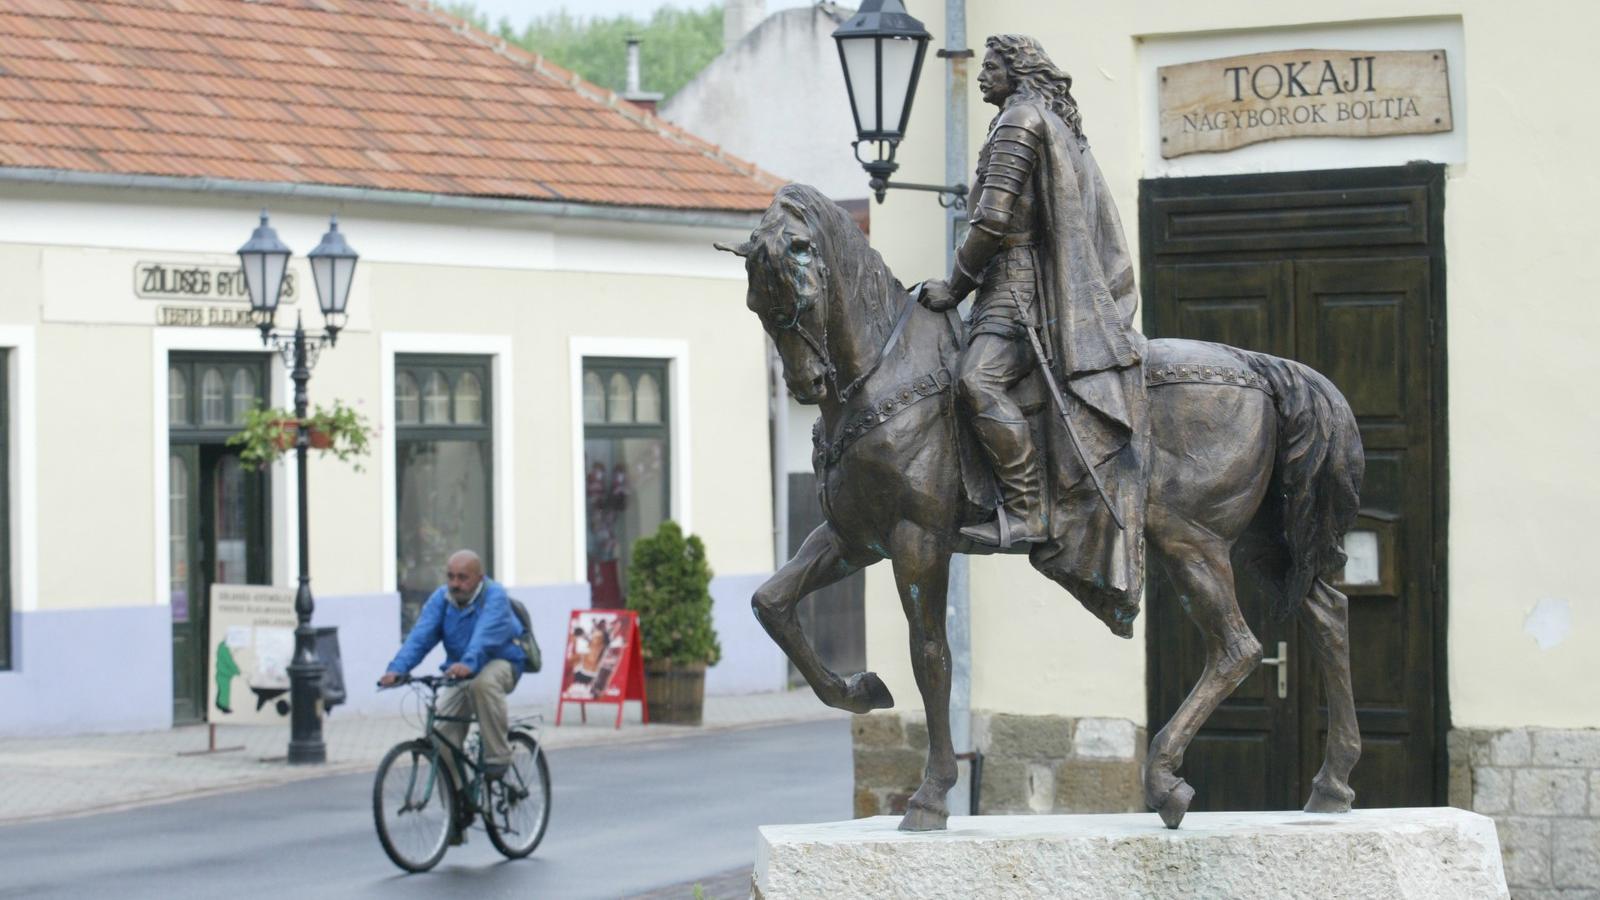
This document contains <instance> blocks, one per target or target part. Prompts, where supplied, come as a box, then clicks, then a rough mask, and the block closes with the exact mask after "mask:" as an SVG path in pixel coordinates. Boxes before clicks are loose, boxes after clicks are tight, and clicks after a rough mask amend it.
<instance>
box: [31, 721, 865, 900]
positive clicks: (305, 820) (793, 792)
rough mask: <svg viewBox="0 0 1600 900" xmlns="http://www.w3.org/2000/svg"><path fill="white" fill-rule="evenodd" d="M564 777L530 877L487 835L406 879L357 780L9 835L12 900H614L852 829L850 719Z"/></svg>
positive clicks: (563, 753)
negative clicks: (845, 825) (778, 828)
mask: <svg viewBox="0 0 1600 900" xmlns="http://www.w3.org/2000/svg"><path fill="white" fill-rule="evenodd" d="M549 761H550V772H551V781H552V783H553V791H554V799H553V806H552V809H551V815H550V828H549V830H548V831H547V832H546V835H545V839H544V842H543V843H541V844H540V845H539V849H538V850H537V851H536V852H535V853H534V854H533V856H532V857H529V858H528V859H525V860H520V861H517V862H507V861H505V860H504V859H502V858H501V857H500V855H499V854H498V853H496V852H495V850H494V848H493V846H491V845H490V843H489V840H488V837H487V836H486V835H485V834H484V833H483V831H482V830H481V828H479V829H474V830H473V831H472V832H471V833H470V837H469V840H468V843H467V845H466V846H464V847H452V848H450V851H449V853H448V854H447V855H446V856H445V858H444V861H443V862H442V863H440V864H439V867H438V868H436V869H434V870H433V871H432V872H429V873H426V874H423V875H406V874H404V873H402V872H401V871H400V870H399V869H397V868H395V867H394V865H393V864H392V863H390V862H389V859H388V857H386V856H384V854H383V849H382V848H381V847H379V846H378V838H377V835H376V833H375V832H374V831H373V824H372V809H371V796H372V776H371V775H370V774H362V775H344V776H336V777H331V778H318V779H312V780H308V781H300V782H295V783H291V784H288V785H283V786H280V787H274V788H270V789H265V790H257V791H248V792H239V793H232V794H223V795H218V796H213V797H205V798H201V799H196V800H189V801H184V802H181V803H172V804H167V805H162V806H152V807H146V808H143V809H138V810H131V811H128V812H120V813H108V814H104V815H97V816H89V817H85V818H80V819H67V820H61V821H55V822H44V823H30V824H24V825H15V826H9V827H6V828H0V897H29V898H34V897H90V898H95V900H104V898H108V897H116V898H119V900H121V898H134V897H161V898H169V897H204V898H217V897H225V898H228V900H240V898H251V897H263V898H265V897H272V898H274V900H281V898H284V897H341V898H343V897H381V898H384V900H403V898H408V897H472V898H492V897H517V898H519V900H525V898H563V900H565V898H573V900H581V898H590V897H595V898H602V897H604V898H613V897H623V896H627V895H630V894H637V893H643V892H647V891H652V890H658V889H661V888H663V887H665V886H669V885H688V884H691V883H693V882H695V881H696V880H698V879H702V878H709V877H711V876H714V875H719V874H723V875H724V876H725V873H727V872H728V871H729V870H731V869H734V868H738V867H742V866H750V865H751V864H752V863H753V862H754V859H755V841H756V831H755V829H756V826H758V825H761V824H771V823H782V822H822V821H832V820H838V819H845V818H849V817H850V811H851V810H850V806H851V804H850V780H851V760H850V733H849V723H848V722H847V721H844V720H832V721H826V722H808V723H803V724H794V725H779V726H772V727H766V728H752V729H747V730H742V731H722V732H715V733H702V734H696V735H693V736H691V737H683V738H668V739H664V740H660V741H653V742H649V743H640V744H630V745H620V746H612V747H583V748H571V749H566V750H556V751H553V752H551V753H550V755H549ZM373 764H374V767H376V764H377V761H376V760H374V762H373ZM723 880H724V881H726V877H724V879H723ZM684 893H685V895H688V894H689V891H688V890H687V889H686V890H685V891H684Z"/></svg>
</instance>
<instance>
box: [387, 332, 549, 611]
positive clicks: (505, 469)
mask: <svg viewBox="0 0 1600 900" xmlns="http://www.w3.org/2000/svg"><path fill="white" fill-rule="evenodd" d="M511 347H512V341H511V338H509V337H506V336H503V335H488V334H481V335H480V334H432V333H424V332H412V331H386V332H383V333H381V334H380V335H379V336H378V348H379V349H378V365H379V366H380V367H381V368H380V371H379V373H378V379H379V385H380V390H379V395H380V397H379V403H380V412H379V421H381V422H382V423H383V427H382V438H381V440H380V442H379V443H380V446H379V453H380V468H381V470H382V472H381V475H382V477H383V479H384V486H383V542H382V548H383V551H382V552H383V568H382V573H383V587H382V589H383V590H384V591H388V592H390V593H394V592H398V591H399V590H400V573H399V564H398V563H397V562H396V560H395V555H396V554H397V553H398V552H399V543H400V542H399V533H398V531H399V521H398V518H399V505H400V500H399V498H398V497H397V496H396V493H397V492H398V491H399V485H398V483H397V480H396V478H395V475H396V472H397V469H396V465H397V464H396V462H395V428H396V426H397V425H398V423H397V422H396V421H395V414H394V366H395V357H397V356H403V355H405V354H409V353H427V354H435V355H452V354H454V355H461V356H487V357H489V358H490V360H489V379H490V383H489V395H490V398H491V400H492V402H493V404H494V406H493V409H491V410H490V411H489V414H490V415H491V416H492V417H493V418H492V419H490V422H489V426H490V433H491V434H493V435H494V437H493V446H494V459H493V460H492V461H491V462H492V466H491V471H492V472H493V478H494V513H493V517H494V567H495V569H496V571H494V572H491V573H489V574H490V575H491V576H492V577H493V578H494V579H495V580H496V581H498V582H500V583H501V584H504V585H508V586H509V585H514V584H516V583H517V582H516V577H517V560H516V547H517V541H516V516H514V515H513V511H514V506H513V498H515V497H516V490H515V485H514V483H513V479H512V473H513V472H514V471H515V469H516V467H515V465H513V461H514V460H515V459H516V457H515V456H513V455H512V452H513V447H514V446H515V445H514V442H513V438H514V432H515V431H516V421H515V419H513V418H512V410H513V409H515V408H516V407H515V406H513V405H512V395H513V393H514V391H513V385H514V373H515V371H516V370H515V368H514V366H513V365H512V353H511ZM439 577H440V578H441V579H443V577H444V575H443V573H441V574H440V576H439Z"/></svg>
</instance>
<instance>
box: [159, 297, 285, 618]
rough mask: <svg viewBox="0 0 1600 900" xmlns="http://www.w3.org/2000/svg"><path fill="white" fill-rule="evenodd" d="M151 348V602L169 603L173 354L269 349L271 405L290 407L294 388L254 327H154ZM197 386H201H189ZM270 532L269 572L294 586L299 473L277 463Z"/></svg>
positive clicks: (278, 580) (276, 580) (258, 352)
mask: <svg viewBox="0 0 1600 900" xmlns="http://www.w3.org/2000/svg"><path fill="white" fill-rule="evenodd" d="M150 346H151V350H152V352H151V354H150V358H151V362H152V366H151V390H150V397H151V406H152V407H153V410H154V412H153V414H152V421H153V423H154V428H153V430H152V444H151V447H152V451H153V452H152V454H151V457H152V460H153V468H154V473H155V486H156V489H155V514H156V515H155V524H156V527H155V536H154V537H155V542H154V543H155V563H156V565H155V573H156V577H155V583H154V594H155V596H154V599H153V601H152V602H153V603H155V605H157V606H166V605H168V604H169V603H171V602H172V597H171V592H172V555H171V554H172V534H171V531H172V510H171V509H170V508H169V505H168V504H169V503H170V501H171V490H172V482H171V475H172V472H171V469H170V468H169V467H168V465H167V454H168V453H169V452H170V450H171V446H170V445H171V440H172V435H171V428H172V422H171V421H170V419H169V418H168V415H167V413H168V406H169V404H168V398H167V392H168V386H167V369H168V366H169V365H170V363H171V362H172V354H173V353H175V352H176V353H191V352H193V353H217V352H221V353H251V354H255V355H257V356H259V355H262V354H267V353H270V355H271V359H270V360H269V361H268V363H267V383H268V391H267V402H268V403H270V404H272V405H273V406H277V407H282V406H287V405H288V402H289V398H290V397H292V396H293V395H294V394H293V391H294V387H293V384H292V383H291V382H290V380H289V369H288V367H286V366H285V365H284V364H283V357H282V356H280V355H279V354H278V353H277V352H275V351H271V350H270V349H269V348H267V347H263V346H262V345H261V332H259V331H257V330H256V329H254V328H251V329H248V330H247V329H243V328H226V329H224V328H160V327H158V328H155V329H153V330H152V331H151V332H150ZM190 389H191V390H198V389H199V387H198V385H191V386H190ZM272 473H273V478H272V498H271V499H270V501H269V503H270V504H271V510H272V530H271V536H270V538H269V541H270V543H269V546H268V552H269V553H271V555H272V565H271V567H270V569H269V571H270V572H271V573H272V576H271V580H272V583H273V584H275V585H290V584H294V583H296V581H298V579H299V577H300V541H299V539H298V538H299V535H298V534H297V532H296V530H295V529H296V528H297V527H298V523H299V521H300V499H299V497H300V473H299V471H298V469H297V468H296V467H295V466H290V465H274V467H273V469H272Z"/></svg>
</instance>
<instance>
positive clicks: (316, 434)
mask: <svg viewBox="0 0 1600 900" xmlns="http://www.w3.org/2000/svg"><path fill="white" fill-rule="evenodd" d="M302 426H303V427H305V428H307V429H309V432H308V437H307V443H308V444H309V445H310V447H311V449H313V450H318V451H321V452H322V453H331V454H333V455H334V456H336V457H338V459H339V461H340V462H348V463H350V464H351V465H352V466H354V467H355V470H356V471H358V472H359V471H361V469H362V467H361V463H360V462H359V461H357V460H356V457H360V456H365V455H366V454H367V452H368V444H369V443H370V441H371V438H372V428H371V426H370V425H368V424H367V419H366V417H365V416H363V415H361V414H360V413H358V412H356V411H355V410H353V409H351V408H350V407H348V406H345V405H344V404H343V403H341V402H339V401H337V400H335V401H334V403H333V406H332V407H331V408H327V409H325V408H323V407H321V406H319V407H317V408H316V411H315V412H313V413H312V414H311V415H309V416H307V417H306V418H305V421H304V422H302V421H300V420H298V419H296V418H295V417H294V415H293V414H292V413H290V412H288V411H287V410H282V409H270V408H269V409H263V408H260V407H258V408H256V409H253V410H251V411H250V412H248V413H246V414H245V417H244V428H243V429H241V430H240V431H239V432H238V433H237V434H235V435H233V436H232V437H230V438H228V446H230V447H239V448H241V450H240V453H239V458H240V459H241V460H242V461H243V462H244V463H246V464H247V465H251V466H255V467H256V468H259V469H264V468H266V467H267V466H270V465H272V463H273V462H274V461H275V460H276V459H278V457H280V456H282V455H283V454H285V453H287V452H289V451H290V450H292V449H294V446H295V440H296V439H297V438H298V436H299V432H300V428H301V427H302Z"/></svg>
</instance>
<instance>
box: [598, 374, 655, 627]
mask: <svg viewBox="0 0 1600 900" xmlns="http://www.w3.org/2000/svg"><path fill="white" fill-rule="evenodd" d="M666 383H667V362H666V360H653V359H652V360H646V359H586V360H584V375H583V393H584V429H583V470H584V488H585V498H586V503H585V514H586V523H587V534H586V542H587V548H588V554H587V555H588V580H589V594H590V605H592V606H594V607H595V608H597V609H608V608H617V607H620V606H622V605H623V602H624V596H623V595H624V592H625V590H626V585H627V571H628V561H629V559H630V558H631V550H632V547H633V542H634V541H636V540H638V539H639V538H641V537H645V536H647V535H650V534H653V533H655V530H656V529H657V528H659V527H660V526H661V523H662V522H663V521H665V520H666V519H667V518H668V517H669V516H670V515H671V513H672V511H671V509H670V502H671V496H672V494H671V483H670V477H669V472H670V460H671V455H672V447H671V436H670V431H669V422H670V418H671V411H670V409H669V408H668V406H667V402H666V394H665V391H664V390H663V386H664V385H665V384H666ZM602 385H603V386H604V392H603V396H604V402H605V415H604V416H603V417H602V416H598V415H595V414H594V413H596V412H597V411H598V410H595V409H594V408H593V406H592V405H591V404H592V402H593V401H592V398H593V397H595V396H596V395H599V394H600V393H601V392H600V391H599V390H596V388H599V387H600V386H602Z"/></svg>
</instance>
